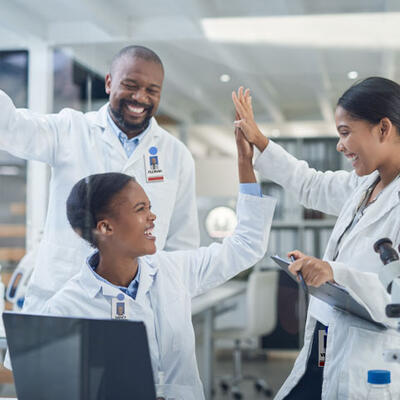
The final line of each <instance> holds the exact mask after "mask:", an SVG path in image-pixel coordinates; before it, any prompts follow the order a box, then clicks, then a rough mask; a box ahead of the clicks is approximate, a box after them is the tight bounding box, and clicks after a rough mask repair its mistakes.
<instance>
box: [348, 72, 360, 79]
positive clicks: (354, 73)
mask: <svg viewBox="0 0 400 400" xmlns="http://www.w3.org/2000/svg"><path fill="white" fill-rule="evenodd" d="M347 77H348V78H349V79H357V78H358V72H357V71H350V72H349V73H348V74H347Z"/></svg>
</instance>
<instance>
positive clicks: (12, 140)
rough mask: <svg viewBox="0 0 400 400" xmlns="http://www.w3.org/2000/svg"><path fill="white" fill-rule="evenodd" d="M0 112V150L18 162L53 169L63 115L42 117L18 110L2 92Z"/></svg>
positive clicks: (24, 110)
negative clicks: (39, 162)
mask: <svg viewBox="0 0 400 400" xmlns="http://www.w3.org/2000/svg"><path fill="white" fill-rule="evenodd" d="M0 110H1V112H0V149H1V150H5V151H7V152H9V153H10V154H12V155H14V156H16V157H19V158H23V159H26V160H37V161H42V162H45V163H47V164H50V165H54V163H55V154H56V152H57V146H58V140H59V136H60V132H59V131H60V126H62V125H61V123H62V121H63V119H64V117H65V114H64V115H63V114H62V113H60V114H49V115H45V114H43V115H42V114H37V113H35V112H32V111H30V110H27V109H17V108H15V106H14V104H13V102H12V101H11V99H10V98H9V97H8V96H7V94H6V93H4V92H3V91H1V90H0Z"/></svg>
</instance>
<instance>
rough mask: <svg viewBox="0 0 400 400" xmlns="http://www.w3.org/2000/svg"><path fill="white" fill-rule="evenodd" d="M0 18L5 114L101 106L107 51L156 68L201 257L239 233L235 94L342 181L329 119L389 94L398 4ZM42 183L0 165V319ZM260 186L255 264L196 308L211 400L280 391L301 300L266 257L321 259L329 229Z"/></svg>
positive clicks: (59, 3)
mask: <svg viewBox="0 0 400 400" xmlns="http://www.w3.org/2000/svg"><path fill="white" fill-rule="evenodd" d="M0 6H1V19H0V88H1V89H2V90H4V91H5V92H6V93H8V94H9V95H10V97H11V98H12V99H13V101H14V103H15V104H16V105H17V106H18V107H28V108H31V109H33V110H35V111H37V112H41V113H48V112H58V111H60V110H61V109H62V108H65V107H72V108H75V109H79V110H82V111H90V110H97V109H98V108H100V107H101V106H102V105H103V104H104V103H105V102H106V101H107V98H108V96H107V95H106V93H105V91H104V76H105V74H106V73H107V72H108V68H109V66H110V62H111V59H112V57H113V55H114V54H115V53H116V52H117V51H118V50H119V49H121V48H122V47H124V46H126V45H130V44H139V45H144V46H147V47H149V48H151V49H153V50H154V51H155V52H156V53H157V54H158V55H159V56H160V58H161V59H162V61H163V63H164V67H165V81H164V87H163V91H162V100H161V103H160V107H159V111H158V114H157V120H158V122H159V124H160V125H161V126H163V127H164V128H166V129H167V130H168V131H169V132H171V133H172V134H173V135H175V136H176V137H177V138H179V139H180V140H181V141H183V142H184V143H185V144H186V145H187V146H188V148H189V150H190V151H191V153H192V154H193V156H194V159H195V164H196V190H197V196H198V212H199V223H200V231H201V244H202V245H208V244H210V243H211V242H213V241H220V240H222V239H223V238H224V237H225V236H226V235H228V234H229V233H230V232H231V231H232V230H233V228H234V226H235V224H236V216H235V211H234V210H235V202H236V194H237V191H238V178H237V167H236V146H235V141H234V135H233V120H234V116H235V114H234V108H233V104H232V100H231V92H232V90H235V89H237V88H238V87H239V86H241V85H243V86H245V87H248V88H250V89H251V91H252V99H253V108H254V113H255V116H256V120H257V122H258V123H259V125H260V128H261V130H262V131H263V133H264V134H265V135H267V136H268V137H270V138H272V139H273V140H275V141H276V142H278V143H280V144H282V145H283V146H284V147H285V148H286V149H287V150H288V151H289V152H290V153H292V154H293V155H295V156H296V157H299V158H302V159H305V160H307V161H308V162H309V164H310V165H311V166H312V167H314V168H316V169H319V170H323V171H325V170H337V169H349V168H350V167H351V166H350V164H349V163H348V162H347V161H346V160H345V159H344V158H343V157H342V155H340V154H339V153H337V151H336V143H337V133H336V128H335V122H334V109H335V105H336V102H337V99H338V97H339V96H340V95H341V94H342V93H343V91H344V90H346V89H347V88H348V87H350V86H351V85H352V84H353V83H354V82H356V81H357V80H359V79H362V78H365V77H368V76H375V75H379V76H384V77H387V78H390V79H393V80H395V81H398V82H399V81H400V68H399V66H398V61H399V55H400V51H399V50H400V39H399V38H400V2H399V1H396V0H335V1H329V2H328V1H319V0H269V1H264V0H248V1H242V0H230V1H227V0H147V1H144V2H139V1H128V0H113V1H107V0H84V1H82V0H68V1H66V0H41V1H40V2H39V1H36V0H0ZM398 33H399V34H398ZM0 112H1V110H0ZM0 134H1V133H0ZM49 177H50V171H49V169H48V167H47V166H45V165H41V164H40V163H37V162H25V161H23V160H21V159H18V158H15V157H13V156H11V155H9V154H7V153H5V152H1V151H0V263H1V266H2V269H1V280H2V282H3V284H4V293H0V295H1V299H0V303H1V304H0V306H3V307H4V308H5V309H14V310H18V309H20V308H21V306H22V303H23V297H24V288H25V287H26V285H27V283H28V281H29V276H30V273H31V270H32V269H31V268H30V266H31V264H30V262H29V259H28V260H24V262H23V263H22V264H20V261H21V259H22V257H23V256H24V255H25V254H26V252H27V251H28V250H29V249H31V248H33V247H34V245H35V244H36V243H37V242H38V241H39V240H40V236H41V231H42V228H43V222H44V219H45V215H46V207H47V200H48V195H47V188H48V181H49ZM261 185H262V190H263V192H264V193H265V194H270V195H272V196H274V197H276V198H278V204H277V209H276V212H275V219H274V223H273V227H272V232H271V238H270V244H269V248H268V252H267V254H266V255H265V257H264V259H263V260H262V261H261V262H259V264H257V265H256V266H254V268H252V269H251V270H249V271H247V272H245V273H242V274H240V275H239V276H238V277H236V278H235V279H234V280H232V281H231V282H228V284H226V285H225V286H224V287H222V288H218V289H219V290H215V291H213V292H212V293H210V294H209V295H208V296H207V298H201V299H197V301H196V299H195V302H194V305H193V321H194V323H195V330H196V336H197V338H196V339H197V346H198V354H197V357H198V363H199V368H200V372H201V376H202V379H203V383H204V387H205V391H206V396H207V398H208V399H211V397H212V398H214V399H223V398H229V397H228V396H229V387H230V385H231V383H232V381H231V378H230V376H232V375H235V374H236V376H238V375H253V376H254V378H255V379H254V380H246V381H245V382H243V383H241V384H240V393H238V394H237V395H236V398H241V397H242V398H248V399H255V398H268V397H270V396H271V394H272V393H276V391H277V390H278V389H279V387H280V385H281V384H282V383H283V381H284V379H285V378H286V376H287V375H288V373H289V371H290V370H291V368H292V365H293V362H294V359H295V357H296V355H297V354H298V351H299V349H300V348H301V346H302V341H303V337H302V334H303V327H304V323H305V300H304V294H303V293H302V292H301V291H299V289H298V286H297V284H296V282H294V281H293V280H291V279H290V277H288V276H287V275H286V274H285V273H284V272H282V271H279V270H278V269H277V268H276V266H275V265H274V263H273V261H272V260H271V259H270V256H271V255H273V254H279V255H285V254H286V253H287V252H288V251H289V250H292V249H301V250H302V251H304V252H305V253H307V254H311V255H314V256H317V257H321V256H322V255H323V251H324V248H325V245H326V243H327V240H328V238H329V235H330V232H331V229H332V227H333V225H334V223H335V219H334V217H332V216H329V215H325V214H322V213H320V212H316V211H314V210H310V209H305V208H303V207H301V206H300V205H299V204H298V203H296V201H295V200H294V199H293V198H292V197H291V196H290V195H289V194H288V193H284V192H283V191H282V189H281V188H280V187H279V186H278V185H276V184H274V183H272V182H268V181H263V180H261ZM16 271H17V272H16ZM3 303H4V305H3ZM240 370H241V371H240ZM265 382H267V386H265ZM0 395H3V396H12V395H15V389H14V387H13V385H12V384H9V383H3V384H1V385H0Z"/></svg>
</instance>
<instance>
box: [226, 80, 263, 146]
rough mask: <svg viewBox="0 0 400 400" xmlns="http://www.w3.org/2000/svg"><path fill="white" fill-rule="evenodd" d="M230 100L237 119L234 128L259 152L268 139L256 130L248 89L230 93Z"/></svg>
mask: <svg viewBox="0 0 400 400" xmlns="http://www.w3.org/2000/svg"><path fill="white" fill-rule="evenodd" d="M232 100H233V103H234V105H235V108H236V113H237V115H238V116H239V118H236V121H235V122H234V125H235V127H237V128H240V129H241V130H242V132H243V134H244V135H245V136H246V139H247V140H248V141H249V142H250V143H251V144H254V145H255V146H256V147H257V148H258V149H259V150H260V151H264V149H265V148H266V147H267V145H268V138H266V137H265V136H264V135H263V134H262V132H261V131H260V130H259V129H258V126H257V124H256V122H255V120H254V113H253V106H252V103H251V96H250V89H246V90H244V89H243V87H242V86H241V87H240V88H239V89H238V92H237V94H236V92H232Z"/></svg>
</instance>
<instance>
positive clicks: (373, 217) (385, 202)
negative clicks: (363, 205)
mask: <svg viewBox="0 0 400 400" xmlns="http://www.w3.org/2000/svg"><path fill="white" fill-rule="evenodd" d="M379 197H380V198H379V199H378V200H377V201H379V202H380V203H381V204H382V206H381V207H380V208H371V209H370V210H368V209H367V210H368V211H369V213H368V212H367V214H366V215H365V217H366V218H365V217H363V218H365V221H363V218H361V220H360V223H361V224H360V226H362V227H365V226H368V225H371V224H373V223H375V222H376V221H377V220H379V219H382V218H383V216H384V215H385V214H387V213H388V212H389V211H390V210H392V209H393V208H394V207H396V206H398V205H399V203H400V178H397V179H395V180H394V181H393V182H391V183H390V184H389V185H388V186H387V187H385V188H384V189H383V191H382V193H381V194H380V196H379ZM363 222H364V223H363Z"/></svg>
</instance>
